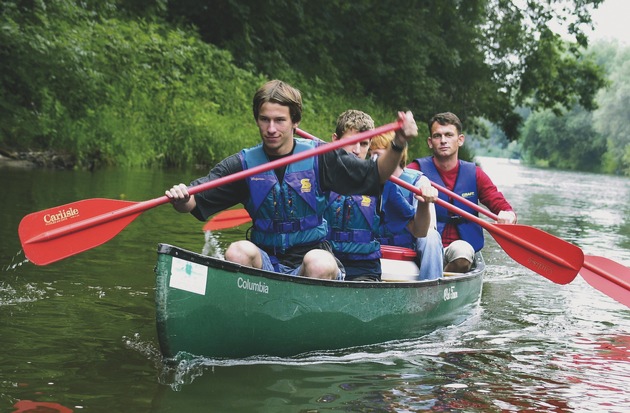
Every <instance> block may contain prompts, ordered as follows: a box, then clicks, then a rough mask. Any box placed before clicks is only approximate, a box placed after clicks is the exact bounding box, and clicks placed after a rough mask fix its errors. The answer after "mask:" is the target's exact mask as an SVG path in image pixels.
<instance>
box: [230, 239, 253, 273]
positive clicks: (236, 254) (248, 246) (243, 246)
mask: <svg viewBox="0 0 630 413" xmlns="http://www.w3.org/2000/svg"><path fill="white" fill-rule="evenodd" d="M225 259H226V260H227V261H231V262H235V263H237V264H241V265H245V266H248V267H254V268H262V256H261V255H260V250H259V249H258V247H257V246H256V245H254V244H253V243H251V242H249V241H236V242H233V243H231V244H230V246H229V247H228V249H227V251H225Z"/></svg>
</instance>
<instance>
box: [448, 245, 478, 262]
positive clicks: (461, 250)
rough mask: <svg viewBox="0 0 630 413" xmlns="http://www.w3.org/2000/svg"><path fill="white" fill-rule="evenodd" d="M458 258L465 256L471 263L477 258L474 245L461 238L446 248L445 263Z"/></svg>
mask: <svg viewBox="0 0 630 413" xmlns="http://www.w3.org/2000/svg"><path fill="white" fill-rule="evenodd" d="M458 258H464V259H466V260H468V262H470V263H472V262H473V260H474V259H475V250H474V249H473V247H472V245H470V244H469V243H467V242H466V241H463V240H461V239H458V240H455V241H453V242H451V243H450V245H449V246H448V247H446V248H445V249H444V265H446V264H448V263H449V262H452V261H455V260H456V259H458Z"/></svg>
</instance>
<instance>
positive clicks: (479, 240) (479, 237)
mask: <svg viewBox="0 0 630 413" xmlns="http://www.w3.org/2000/svg"><path fill="white" fill-rule="evenodd" d="M416 162H418V164H419V165H420V169H421V170H422V172H423V173H424V174H425V175H426V176H427V177H428V178H429V179H430V180H431V181H433V182H435V183H437V184H439V185H442V186H446V185H445V184H444V182H443V181H442V178H441V177H440V174H439V173H438V170H437V168H436V167H435V164H434V163H433V157H431V156H429V157H425V158H419V159H416ZM453 192H455V193H456V194H458V195H459V196H461V197H463V198H466V199H467V200H469V201H470V202H473V203H475V204H476V203H478V202H479V199H478V193H477V166H476V165H475V164H474V163H472V162H466V161H462V160H460V161H459V171H458V173H457V180H456V181H455V187H454V188H453ZM439 197H440V199H443V200H444V201H446V202H450V203H451V204H453V205H455V206H456V207H458V208H460V209H463V210H464V211H466V212H469V213H471V214H473V215H475V216H478V213H477V211H475V210H474V209H472V208H471V207H469V206H467V205H465V204H463V203H461V202H459V201H457V200H456V199H453V200H451V199H449V196H448V195H447V194H444V193H443V192H440V193H439ZM435 211H436V213H437V226H438V231H439V232H440V235H442V233H443V232H444V226H445V225H446V224H454V225H456V226H457V233H458V234H459V237H460V238H461V239H463V240H464V241H467V242H468V243H470V245H472V246H473V248H474V249H475V251H479V250H481V249H482V248H483V245H484V239H483V229H482V228H481V226H480V225H479V224H477V223H474V222H470V221H468V220H467V219H465V218H463V217H461V216H459V215H454V214H450V213H449V211H448V210H447V209H446V208H444V207H442V206H440V205H437V204H436V205H435Z"/></svg>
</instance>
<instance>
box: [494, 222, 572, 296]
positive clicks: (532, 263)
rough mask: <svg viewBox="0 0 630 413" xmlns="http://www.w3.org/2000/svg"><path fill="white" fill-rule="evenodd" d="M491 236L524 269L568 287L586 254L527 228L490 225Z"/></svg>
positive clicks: (511, 225) (525, 226)
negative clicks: (492, 228) (493, 228)
mask: <svg viewBox="0 0 630 413" xmlns="http://www.w3.org/2000/svg"><path fill="white" fill-rule="evenodd" d="M490 226H491V227H496V229H497V230H495V231H493V230H491V229H490V228H487V229H488V232H490V234H491V235H492V237H493V238H494V239H495V240H496V241H497V243H498V244H499V245H500V246H501V247H502V248H503V249H504V250H505V252H506V253H507V254H508V255H509V256H510V257H512V259H513V260H514V261H516V262H518V263H520V264H521V265H523V266H525V267H527V268H529V269H530V270H532V271H535V272H537V273H538V274H540V275H542V276H543V277H545V278H547V279H549V280H551V281H553V282H555V283H558V284H568V283H570V282H571V281H573V279H574V278H575V277H576V276H577V274H578V271H579V270H580V269H581V268H582V263H583V262H584V253H583V252H582V250H581V249H580V248H579V247H577V246H576V245H573V244H571V243H570V242H567V241H564V240H562V239H560V238H557V237H554V236H553V235H551V234H548V233H546V232H544V231H541V230H539V229H537V228H534V227H530V226H527V225H519V224H490Z"/></svg>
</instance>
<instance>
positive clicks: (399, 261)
mask: <svg viewBox="0 0 630 413" xmlns="http://www.w3.org/2000/svg"><path fill="white" fill-rule="evenodd" d="M381 254H382V257H381V267H382V271H383V273H382V275H381V280H383V281H390V282H400V281H417V280H418V276H419V275H420V269H419V268H418V266H417V265H416V262H415V258H416V252H415V251H414V250H412V249H410V248H403V247H395V246H393V245H381Z"/></svg>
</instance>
